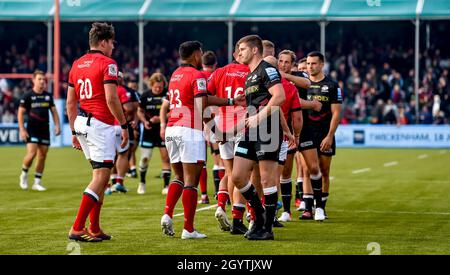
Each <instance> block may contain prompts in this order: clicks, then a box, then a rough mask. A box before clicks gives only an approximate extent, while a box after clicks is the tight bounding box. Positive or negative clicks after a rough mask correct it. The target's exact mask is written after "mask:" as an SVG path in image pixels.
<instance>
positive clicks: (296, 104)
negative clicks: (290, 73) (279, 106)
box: [289, 85, 302, 113]
mask: <svg viewBox="0 0 450 275" xmlns="http://www.w3.org/2000/svg"><path fill="white" fill-rule="evenodd" d="M291 89H292V104H291V109H290V110H289V112H291V113H293V112H297V111H301V110H302V104H301V103H300V97H299V96H298V93H297V89H296V88H295V86H294V85H292V88H291Z"/></svg>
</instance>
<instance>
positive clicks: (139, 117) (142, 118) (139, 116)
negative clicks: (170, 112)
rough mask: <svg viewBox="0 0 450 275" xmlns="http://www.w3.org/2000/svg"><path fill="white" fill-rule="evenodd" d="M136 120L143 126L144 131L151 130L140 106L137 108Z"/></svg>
mask: <svg viewBox="0 0 450 275" xmlns="http://www.w3.org/2000/svg"><path fill="white" fill-rule="evenodd" d="M137 118H138V119H139V120H140V121H141V122H142V123H143V124H144V128H145V129H147V130H150V129H151V128H152V126H151V125H150V122H149V121H148V120H147V119H146V118H145V113H144V109H142V107H141V106H139V108H138V111H137Z"/></svg>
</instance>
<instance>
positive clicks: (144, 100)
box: [139, 93, 147, 110]
mask: <svg viewBox="0 0 450 275" xmlns="http://www.w3.org/2000/svg"><path fill="white" fill-rule="evenodd" d="M146 97H147V96H146V93H143V94H142V95H141V97H140V98H139V106H140V107H141V108H142V109H144V110H145V103H146V101H147V99H146Z"/></svg>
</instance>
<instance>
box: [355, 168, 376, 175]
mask: <svg viewBox="0 0 450 275" xmlns="http://www.w3.org/2000/svg"><path fill="white" fill-rule="evenodd" d="M370 170H371V169H370V168H363V169H358V170H353V171H352V174H360V173H366V172H369V171H370Z"/></svg>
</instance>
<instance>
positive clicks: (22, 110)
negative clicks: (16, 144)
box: [17, 106, 28, 141]
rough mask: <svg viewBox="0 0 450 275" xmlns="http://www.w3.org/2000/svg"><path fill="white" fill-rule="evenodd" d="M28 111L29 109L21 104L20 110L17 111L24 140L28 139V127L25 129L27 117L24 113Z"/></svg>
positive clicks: (20, 131)
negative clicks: (25, 117)
mask: <svg viewBox="0 0 450 275" xmlns="http://www.w3.org/2000/svg"><path fill="white" fill-rule="evenodd" d="M26 111H27V109H25V107H22V106H20V107H19V110H18V111H17V121H18V123H19V133H20V138H21V139H22V140H24V141H26V140H27V139H28V132H27V129H25V119H24V114H25V112H26Z"/></svg>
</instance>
